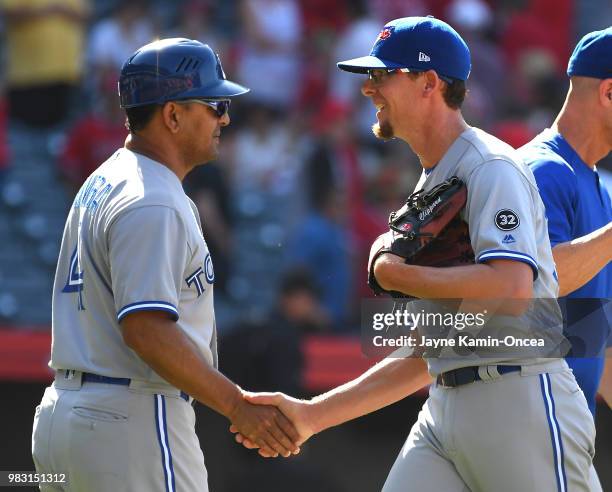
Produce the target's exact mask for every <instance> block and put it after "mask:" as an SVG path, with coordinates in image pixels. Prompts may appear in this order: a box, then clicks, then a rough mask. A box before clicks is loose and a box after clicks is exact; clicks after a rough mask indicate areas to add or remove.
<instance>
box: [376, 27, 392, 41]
mask: <svg viewBox="0 0 612 492" xmlns="http://www.w3.org/2000/svg"><path fill="white" fill-rule="evenodd" d="M392 32H393V28H391V27H385V28H384V29H383V30H382V31H380V34H379V35H378V37H377V38H376V41H378V40H385V39H387V38H388V37H389V36H391V33H392Z"/></svg>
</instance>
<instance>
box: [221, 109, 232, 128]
mask: <svg viewBox="0 0 612 492" xmlns="http://www.w3.org/2000/svg"><path fill="white" fill-rule="evenodd" d="M230 121H231V120H230V115H229V111H228V112H227V113H225V114H224V115H223V116H221V118H219V124H220V125H221V126H227V125H229V124H230Z"/></svg>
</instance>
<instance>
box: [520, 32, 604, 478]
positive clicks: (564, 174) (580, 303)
mask: <svg viewBox="0 0 612 492" xmlns="http://www.w3.org/2000/svg"><path fill="white" fill-rule="evenodd" d="M567 75H568V76H569V78H570V88H569V91H568V93H567V98H566V100H565V104H564V105H563V108H562V109H561V111H560V113H559V115H558V116H557V118H556V119H555V121H554V122H553V124H552V125H551V127H550V128H548V129H546V130H544V131H543V132H542V133H541V134H540V135H538V136H537V137H536V138H535V139H534V140H532V141H531V142H529V143H528V144H527V145H525V146H524V147H522V148H521V149H520V152H521V154H522V155H523V157H524V159H525V161H526V163H528V164H529V165H530V166H531V169H532V170H533V173H534V175H535V177H536V180H537V183H538V187H539V189H540V194H541V196H542V200H543V201H544V204H545V206H546V216H547V218H548V232H549V235H550V242H551V244H552V247H553V255H554V258H555V264H556V267H557V274H558V278H559V295H560V296H562V297H564V303H563V304H562V305H563V306H564V307H565V315H566V329H565V331H566V336H567V337H568V339H570V340H572V342H573V344H572V345H573V347H572V351H571V353H570V356H571V357H568V358H567V363H568V365H569V366H570V368H571V369H572V370H573V372H574V375H575V376H576V380H577V381H578V384H579V385H580V388H581V389H582V391H583V392H584V394H585V396H586V398H587V401H588V403H589V407H590V410H591V412H592V413H593V414H595V396H596V394H597V389H598V386H599V387H600V392H601V393H602V395H603V396H604V398H605V399H606V401H607V403H608V405H612V363H611V362H610V361H609V360H608V363H607V365H606V362H605V359H606V357H605V355H606V345H608V346H609V345H610V342H612V338H611V336H610V319H608V317H607V316H606V304H609V303H610V298H612V263H610V260H612V200H611V198H610V192H609V190H607V189H606V188H605V186H604V184H603V182H602V181H601V180H600V177H599V174H598V173H597V163H598V162H599V161H600V160H601V159H603V158H604V157H606V156H607V155H608V154H609V153H610V151H612V27H609V28H607V29H604V30H601V31H595V32H591V33H589V34H587V35H585V36H584V37H583V38H582V39H581V40H580V41H579V42H578V44H577V45H576V48H575V49H574V52H573V53H572V56H571V57H570V60H569V63H568V67H567ZM609 307H610V306H607V308H608V309H609ZM611 350H612V349H610V348H608V356H612V355H611V354H610V351H611ZM604 367H606V372H605V374H606V375H605V377H604V378H603V380H602V373H603V372H604ZM600 380H601V386H600ZM598 489H599V490H601V487H600V486H599V485H595V484H594V485H593V490H598Z"/></svg>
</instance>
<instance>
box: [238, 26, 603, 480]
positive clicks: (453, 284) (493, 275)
mask: <svg viewBox="0 0 612 492" xmlns="http://www.w3.org/2000/svg"><path fill="white" fill-rule="evenodd" d="M470 65H471V62H470V52H469V49H468V47H467V45H466V44H465V42H464V41H463V39H462V38H461V37H460V36H459V35H458V34H457V32H455V30H454V29H453V28H452V27H451V26H449V25H448V24H446V23H444V22H442V21H440V20H437V19H435V18H433V17H408V18H403V19H396V20H394V21H392V22H389V23H388V24H387V25H386V26H384V28H383V29H382V31H381V32H380V34H379V36H378V38H377V39H376V41H375V43H374V46H373V47H372V50H371V52H370V55H369V56H365V57H362V58H356V59H353V60H347V61H343V62H340V63H338V67H339V68H340V69H342V70H346V71H350V72H354V73H362V74H365V75H367V77H366V78H365V80H364V82H363V85H362V93H363V94H364V95H365V96H367V97H369V98H370V99H371V100H372V103H373V104H374V105H375V106H376V108H377V109H378V111H377V114H376V118H377V121H376V123H375V124H374V126H373V131H374V133H375V135H376V136H377V137H379V138H382V139H390V138H399V139H401V140H404V141H405V142H406V143H407V144H408V145H409V146H410V147H411V149H412V150H413V151H414V152H415V153H416V154H417V156H418V157H419V160H420V163H421V166H422V168H423V173H422V176H421V179H420V180H419V183H418V184H417V186H416V190H415V191H420V190H424V191H425V192H428V191H430V190H432V188H434V187H436V186H438V185H439V184H441V183H443V182H445V181H446V180H448V179H449V178H451V177H452V176H456V177H458V178H459V179H460V180H461V181H463V182H464V183H465V184H466V187H467V203H466V205H465V208H464V209H463V211H462V212H461V213H460V215H459V217H460V219H461V220H462V221H464V222H465V224H466V225H467V226H468V230H469V241H468V242H469V245H470V246H471V249H472V253H473V256H472V257H471V258H472V259H471V261H465V262H463V263H462V264H460V265H454V266H445V267H428V266H421V265H418V264H406V263H405V261H404V259H403V258H400V257H398V256H395V255H393V254H388V253H387V254H382V255H380V256H379V257H378V259H377V260H376V261H375V263H374V266H373V272H374V276H375V278H376V281H377V282H378V284H379V285H380V286H381V287H382V288H383V289H384V290H387V291H396V292H401V293H404V294H406V295H408V296H413V297H417V298H423V299H449V298H455V299H489V300H490V299H503V300H505V301H510V302H506V303H505V306H508V305H515V306H516V305H523V306H526V305H528V304H530V303H529V302H524V300H525V299H533V298H540V299H541V298H547V299H548V301H549V303H551V304H554V305H555V306H556V300H555V298H556V297H557V292H558V284H557V280H556V279H555V276H554V263H553V258H552V252H551V248H550V242H549V240H548V231H547V230H546V225H545V224H546V221H545V216H544V205H543V204H542V201H541V199H540V197H539V194H538V190H537V187H536V184H535V179H534V177H533V174H532V173H531V172H530V171H529V169H528V168H527V167H526V166H525V165H524V164H523V163H522V161H521V159H520V157H519V156H518V154H517V153H516V151H514V150H513V149H512V148H511V147H509V146H508V145H506V144H504V143H503V142H501V141H500V140H498V139H496V138H494V137H493V136H491V135H489V134H487V133H485V132H483V131H482V130H479V129H477V128H473V127H470V126H469V125H468V124H467V123H466V122H465V120H464V119H463V116H462V114H461V109H460V108H461V105H462V103H463V100H464V98H465V94H466V80H467V78H468V76H469V73H470ZM514 300H519V301H522V302H511V301H514ZM534 305H537V304H535V303H534ZM519 311H520V310H519ZM536 311H537V310H535V309H533V310H532V309H530V310H528V311H522V312H518V311H517V312H516V313H513V314H516V315H520V316H521V319H524V320H525V321H526V325H525V326H529V327H533V326H537V323H538V319H537V316H538V314H537V312H536ZM551 312H552V313H553V314H554V315H551V317H549V318H548V321H550V324H546V326H541V327H540V328H542V329H543V331H545V332H548V333H551V332H555V331H558V334H559V335H560V333H561V328H562V323H561V313H560V310H559V309H558V306H556V310H555V309H552V311H551ZM529 329H530V328H529ZM529 329H528V331H529ZM417 343H418V342H417ZM485 352H486V351H485ZM485 352H483V353H482V355H483V356H482V357H481V358H477V357H476V358H473V357H462V356H460V355H458V354H455V355H454V356H453V357H442V356H441V357H431V356H428V357H427V358H426V359H425V361H426V362H425V361H424V360H423V359H422V358H419V357H416V354H409V355H414V356H410V357H407V358H401V357H389V358H387V359H385V360H384V361H382V362H380V363H378V364H376V365H375V366H374V367H373V368H371V369H370V370H369V371H368V372H366V373H365V374H363V375H362V376H360V377H359V378H357V379H355V380H354V381H351V382H349V383H347V384H345V385H343V386H340V387H339V388H336V389H334V390H331V391H330V392H328V393H326V394H323V395H320V396H317V397H315V398H314V399H313V400H310V401H299V400H295V399H292V398H290V397H288V396H286V395H283V394H280V393H276V394H264V395H252V396H248V397H247V398H249V400H250V401H251V402H253V403H263V404H274V405H277V406H279V408H280V409H281V410H282V412H283V413H284V414H285V415H287V416H288V417H290V418H291V420H292V421H293V423H294V425H296V427H297V429H298V431H299V432H300V434H301V439H302V440H305V439H307V438H309V437H310V436H311V435H313V434H314V433H316V432H320V431H322V430H323V429H326V428H328V427H331V426H334V425H338V424H340V423H342V422H345V421H347V420H350V419H353V418H356V417H359V416H361V415H364V414H367V413H369V412H373V411H375V410H377V409H379V408H382V407H384V406H386V405H389V404H391V403H393V402H395V401H398V400H400V399H401V398H403V397H405V396H407V395H409V394H411V393H413V392H414V391H416V390H417V389H419V388H421V387H423V386H424V385H425V384H427V383H430V382H431V381H432V378H433V380H434V382H435V384H433V385H432V387H431V390H430V393H429V398H428V400H427V402H426V403H425V405H424V406H423V409H422V411H421V413H420V414H419V417H418V420H417V422H416V423H415V424H414V426H413V427H412V430H411V432H410V435H409V436H408V439H407V440H406V442H405V444H404V446H403V448H402V450H401V452H400V454H399V456H398V457H397V460H396V461H395V464H394V465H393V467H392V469H391V471H390V473H389V476H388V477H387V480H386V482H385V484H384V486H383V491H384V492H400V491H401V492H405V491H419V492H424V491H425V492H426V491H430V492H440V491H444V492H451V491H456V492H460V491H468V490H470V491H474V492H476V491H487V492H488V491H495V492H517V491H521V492H529V491H533V492H536V491H537V492H541V491H551V490H559V491H564V492H565V491H568V490H572V491H573V490H580V491H587V490H589V484H588V481H589V469H590V467H591V463H592V456H593V448H594V438H595V429H594V425H593V418H592V416H591V414H590V412H589V410H588V406H587V403H586V400H585V398H584V396H583V395H582V393H581V392H580V391H578V385H577V383H576V380H575V378H574V376H573V374H572V373H571V371H570V370H569V368H568V366H567V364H566V363H565V361H564V360H563V359H562V358H561V357H556V358H546V357H544V356H543V354H542V355H537V354H534V353H533V352H531V353H529V354H528V353H519V354H516V353H514V354H513V355H511V356H508V355H507V354H500V353H496V352H494V351H493V352H486V353H485ZM405 354H406V353H405V352H404V355H405ZM237 439H238V441H239V442H244V443H245V444H246V445H247V447H252V446H251V445H252V443H250V442H248V440H245V439H244V438H243V437H242V436H240V435H238V436H237Z"/></svg>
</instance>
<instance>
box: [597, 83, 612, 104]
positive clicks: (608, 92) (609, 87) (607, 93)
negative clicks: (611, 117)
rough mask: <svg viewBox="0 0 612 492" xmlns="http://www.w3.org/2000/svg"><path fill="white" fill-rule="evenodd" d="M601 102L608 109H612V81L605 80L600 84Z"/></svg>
mask: <svg viewBox="0 0 612 492" xmlns="http://www.w3.org/2000/svg"><path fill="white" fill-rule="evenodd" d="M599 102H600V103H601V104H602V106H604V107H606V108H612V79H604V80H602V81H601V83H600V84H599Z"/></svg>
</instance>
